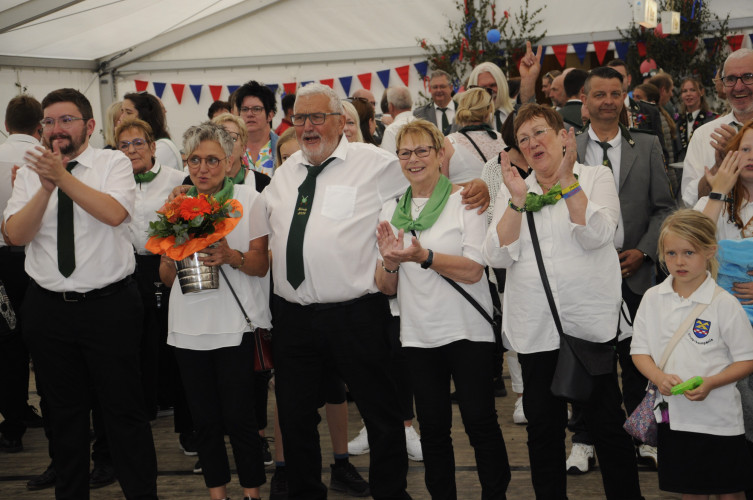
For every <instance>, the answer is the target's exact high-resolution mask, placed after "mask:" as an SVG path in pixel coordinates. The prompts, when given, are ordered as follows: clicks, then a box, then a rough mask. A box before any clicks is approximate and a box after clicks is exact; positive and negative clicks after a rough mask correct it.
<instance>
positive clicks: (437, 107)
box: [434, 99, 455, 111]
mask: <svg viewBox="0 0 753 500" xmlns="http://www.w3.org/2000/svg"><path fill="white" fill-rule="evenodd" d="M445 107H446V108H447V109H451V110H452V111H455V101H454V100H452V99H450V102H448V103H447V106H445ZM434 109H440V108H439V106H437V103H434Z"/></svg>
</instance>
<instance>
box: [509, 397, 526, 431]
mask: <svg viewBox="0 0 753 500" xmlns="http://www.w3.org/2000/svg"><path fill="white" fill-rule="evenodd" d="M512 421H513V422H514V423H516V424H518V425H523V424H527V423H528V419H527V418H526V414H525V412H524V411H523V398H518V399H517V400H515V409H514V410H513V412H512Z"/></svg>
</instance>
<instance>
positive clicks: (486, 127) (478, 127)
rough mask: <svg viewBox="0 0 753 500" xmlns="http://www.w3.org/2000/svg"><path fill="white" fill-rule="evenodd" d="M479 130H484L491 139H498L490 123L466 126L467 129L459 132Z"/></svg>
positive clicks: (464, 128)
mask: <svg viewBox="0 0 753 500" xmlns="http://www.w3.org/2000/svg"><path fill="white" fill-rule="evenodd" d="M478 130H483V131H484V132H486V133H487V134H489V137H491V138H492V139H496V138H497V134H495V133H494V129H493V128H491V127H490V126H489V124H488V123H482V124H481V125H466V126H465V127H463V128H461V129H460V130H458V132H476V131H478Z"/></svg>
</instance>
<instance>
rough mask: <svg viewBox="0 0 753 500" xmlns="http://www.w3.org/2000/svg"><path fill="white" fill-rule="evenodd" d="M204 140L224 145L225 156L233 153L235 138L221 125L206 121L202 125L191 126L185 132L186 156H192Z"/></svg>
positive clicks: (184, 147) (184, 148)
mask: <svg viewBox="0 0 753 500" xmlns="http://www.w3.org/2000/svg"><path fill="white" fill-rule="evenodd" d="M204 141H212V142H216V143H217V144H219V145H220V146H221V147H222V151H224V152H225V156H226V157H229V156H230V155H232V154H233V138H232V137H231V136H230V134H228V132H227V130H225V129H224V128H223V127H221V126H220V125H217V124H214V123H212V122H204V123H202V124H201V125H194V126H193V127H189V128H188V130H186V132H185V133H184V134H183V151H185V153H186V156H191V155H192V154H193V152H194V151H196V149H197V148H198V147H199V144H201V143H202V142H204Z"/></svg>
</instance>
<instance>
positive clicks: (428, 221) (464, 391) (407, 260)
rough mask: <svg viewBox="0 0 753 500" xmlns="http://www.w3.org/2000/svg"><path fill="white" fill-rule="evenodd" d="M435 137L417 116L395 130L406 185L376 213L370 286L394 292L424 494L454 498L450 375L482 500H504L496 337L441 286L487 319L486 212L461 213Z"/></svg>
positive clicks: (431, 128)
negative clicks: (423, 470) (495, 387)
mask: <svg viewBox="0 0 753 500" xmlns="http://www.w3.org/2000/svg"><path fill="white" fill-rule="evenodd" d="M442 139H443V137H442V133H441V132H440V131H439V129H437V127H436V126H435V125H433V124H431V123H430V122H428V121H426V120H414V121H412V122H410V123H408V124H407V125H405V126H404V127H403V128H402V129H401V130H400V131H399V132H398V134H397V138H396V143H397V156H398V158H399V160H400V165H401V167H402V169H403V174H404V175H405V177H406V178H407V179H408V181H409V182H410V187H409V188H408V190H407V191H406V193H405V194H404V195H403V196H402V197H401V198H400V199H399V200H390V201H389V202H387V203H386V204H385V205H384V207H383V209H382V214H381V216H380V220H381V221H382V222H380V223H379V226H378V228H377V238H378V241H379V250H380V253H381V256H382V260H380V261H379V262H377V268H376V282H377V285H378V286H379V289H380V290H381V291H382V292H384V293H385V294H387V295H394V294H395V293H397V302H398V306H399V309H400V340H401V342H402V345H403V349H404V350H405V352H406V354H407V358H408V361H409V366H410V375H411V380H412V384H413V391H414V395H415V401H416V413H417V415H418V421H419V424H420V426H421V446H422V448H423V457H424V464H425V466H426V475H425V482H426V487H427V489H428V490H429V493H430V494H431V496H432V498H446V499H451V498H457V491H456V487H455V462H454V458H453V451H452V450H453V448H452V439H451V437H450V429H451V427H452V418H451V417H452V412H451V402H450V380H451V379H452V380H453V381H454V383H455V389H456V394H457V400H458V404H459V406H460V413H461V415H462V417H463V424H464V425H465V431H466V433H467V434H468V437H469V439H470V442H471V446H473V448H474V451H475V455H476V464H477V467H478V475H479V479H480V482H481V489H482V497H483V498H489V499H492V498H497V499H498V498H505V491H506V489H507V485H508V483H509V481H510V466H509V463H508V460H507V451H506V449H505V443H504V441H503V439H502V431H501V430H500V427H499V423H498V422H497V412H496V409H495V406H494V391H493V386H492V378H493V374H492V355H493V353H494V334H493V331H492V327H491V325H490V324H489V323H488V322H487V320H486V319H485V318H484V316H483V315H482V314H481V313H480V312H479V311H478V310H477V309H476V308H474V306H473V305H471V303H470V302H469V301H468V300H466V298H464V297H463V296H462V295H461V294H460V293H459V292H458V291H457V290H455V289H453V287H452V285H451V284H450V283H448V282H446V280H445V278H448V279H450V280H453V281H455V282H456V283H457V284H458V286H460V287H462V288H463V289H464V290H465V291H466V292H467V293H468V294H469V295H470V296H471V297H473V299H474V300H475V301H476V303H477V304H478V305H479V307H480V308H483V310H484V311H485V313H486V315H488V316H491V314H492V301H491V295H490V293H489V287H488V285H487V283H486V279H485V276H484V263H483V257H482V256H481V244H482V243H483V241H484V235H485V233H486V216H485V215H484V214H478V213H477V212H476V211H475V210H466V209H465V207H464V206H463V204H462V198H461V196H460V191H461V190H462V187H461V186H458V185H454V184H452V183H451V182H450V181H449V180H448V179H447V177H445V176H444V175H442V174H441V173H440V163H441V161H442V158H443V157H444V154H445V151H444V148H443V147H442Z"/></svg>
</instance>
